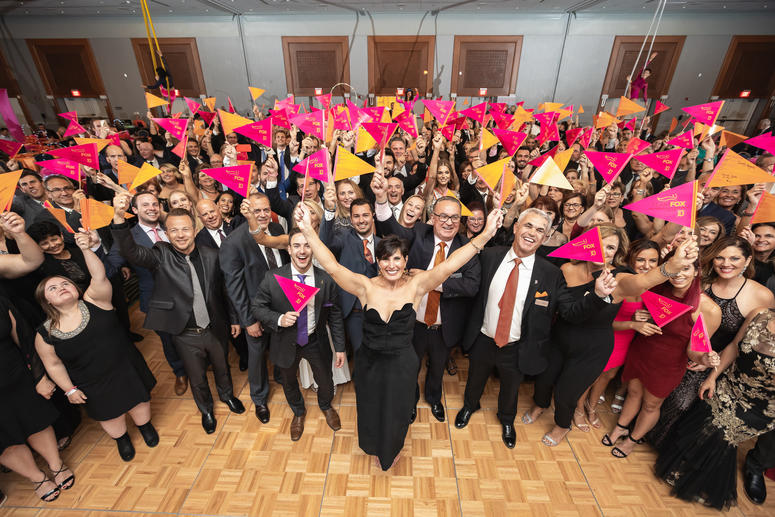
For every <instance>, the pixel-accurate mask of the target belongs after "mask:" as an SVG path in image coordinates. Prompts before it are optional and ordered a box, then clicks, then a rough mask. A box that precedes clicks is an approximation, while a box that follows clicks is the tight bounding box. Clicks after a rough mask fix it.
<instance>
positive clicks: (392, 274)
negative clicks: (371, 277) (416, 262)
mask: <svg viewBox="0 0 775 517" xmlns="http://www.w3.org/2000/svg"><path fill="white" fill-rule="evenodd" d="M377 265H378V266H379V272H380V275H381V276H382V277H383V278H384V279H385V280H387V281H388V282H396V281H398V280H400V279H401V277H402V276H403V275H404V270H405V269H406V257H405V256H403V255H402V254H401V250H396V251H395V252H394V253H393V254H392V255H390V256H388V257H387V258H382V259H379V260H378V261H377Z"/></svg>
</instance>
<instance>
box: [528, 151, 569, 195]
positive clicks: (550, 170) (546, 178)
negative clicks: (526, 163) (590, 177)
mask: <svg viewBox="0 0 775 517" xmlns="http://www.w3.org/2000/svg"><path fill="white" fill-rule="evenodd" d="M530 183H535V184H536V185H546V186H548V187H557V188H561V189H565V190H573V185H571V184H570V183H569V182H568V178H566V177H565V175H564V174H563V173H562V171H561V170H560V168H559V167H558V166H557V163H556V162H555V161H554V159H553V158H547V159H546V161H545V162H544V163H543V164H542V165H541V166H540V167H539V168H538V170H537V171H535V172H534V173H533V176H531V178H530Z"/></svg>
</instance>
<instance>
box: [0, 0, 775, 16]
mask: <svg viewBox="0 0 775 517" xmlns="http://www.w3.org/2000/svg"><path fill="white" fill-rule="evenodd" d="M768 2H769V3H770V4H772V5H771V6H770V5H768ZM458 4H462V5H458ZM656 5H657V0H469V1H468V2H465V1H464V0H447V1H445V0H393V1H391V2H385V1H384V0H149V7H150V10H151V14H152V15H153V16H165V15H166V16H216V15H229V14H246V15H251V14H256V15H261V14H283V13H288V14H292V13H302V12H304V13H310V12H318V13H334V12H342V11H344V10H367V11H369V12H370V13H386V12H424V11H436V10H449V11H451V12H477V11H478V12H517V11H519V12H530V13H547V12H549V13H552V12H553V13H557V12H565V11H576V12H582V11H583V12H599V13H607V12H610V13H634V12H641V11H644V10H645V11H648V12H652V11H653V10H654V9H656ZM770 9H773V10H775V0H668V3H667V6H666V9H665V11H666V12H668V13H682V12H683V13H686V12H703V13H706V12H711V11H713V12H740V11H745V12H756V11H761V12H763V13H769V12H770ZM0 14H9V15H22V16H25V15H27V16H33V15H53V16H61V15H65V16H67V15H71V16H84V15H92V16H94V15H111V16H117V15H119V16H122V15H123V16H141V10H140V1H139V0H3V1H2V2H0ZM364 14H365V13H364Z"/></svg>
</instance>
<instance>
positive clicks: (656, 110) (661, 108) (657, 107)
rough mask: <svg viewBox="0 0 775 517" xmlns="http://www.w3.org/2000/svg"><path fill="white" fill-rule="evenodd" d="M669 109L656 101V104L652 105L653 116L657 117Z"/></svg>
mask: <svg viewBox="0 0 775 517" xmlns="http://www.w3.org/2000/svg"><path fill="white" fill-rule="evenodd" d="M669 109H670V106H668V105H666V104H662V103H661V102H659V101H656V103H655V104H654V115H659V114H660V113H662V112H663V111H667V110H669Z"/></svg>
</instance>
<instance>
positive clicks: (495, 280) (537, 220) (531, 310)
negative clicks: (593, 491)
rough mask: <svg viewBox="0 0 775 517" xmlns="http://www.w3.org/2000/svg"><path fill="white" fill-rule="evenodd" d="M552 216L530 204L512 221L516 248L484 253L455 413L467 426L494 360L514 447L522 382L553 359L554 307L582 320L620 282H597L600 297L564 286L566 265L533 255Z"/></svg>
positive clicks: (502, 415)
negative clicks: (460, 405)
mask: <svg viewBox="0 0 775 517" xmlns="http://www.w3.org/2000/svg"><path fill="white" fill-rule="evenodd" d="M550 222H551V219H550V218H549V216H548V215H547V214H546V213H545V212H543V211H541V210H538V209H535V208H528V209H527V210H525V211H524V212H522V213H521V214H520V216H519V219H518V221H517V223H516V224H515V225H514V244H513V245H512V246H511V247H508V248H507V247H504V246H502V247H495V248H487V249H485V250H484V251H483V252H482V253H481V256H480V259H481V263H482V275H481V279H482V281H481V287H480V289H479V294H478V295H477V297H476V300H475V301H474V303H473V305H472V306H470V307H469V312H468V315H467V319H468V327H467V329H466V332H465V335H464V337H463V349H464V350H470V351H471V355H470V356H469V367H468V382H466V389H465V395H464V399H463V408H462V409H461V410H460V412H459V413H458V414H457V417H456V418H455V427H457V428H458V429H462V428H464V427H465V426H466V425H468V421H469V419H470V418H471V415H472V414H473V412H474V411H476V410H477V409H479V399H480V398H481V396H482V392H483V391H484V387H485V384H486V383H487V378H488V377H489V376H490V372H492V369H493V368H494V367H495V368H497V369H498V374H499V377H500V391H499V394H498V420H500V422H501V426H502V428H503V433H502V438H503V443H504V444H506V447H508V448H513V447H514V445H515V444H516V440H517V436H516V433H515V431H514V417H515V416H516V411H517V393H518V391H519V385H520V383H521V382H522V379H523V377H524V376H525V375H537V374H539V373H541V372H542V371H543V370H544V369H545V368H546V366H547V359H546V356H545V354H544V350H545V349H546V347H547V346H549V338H550V335H551V328H552V320H553V318H554V314H555V313H556V312H560V313H561V314H562V316H563V318H565V319H567V320H568V321H579V320H580V319H582V318H583V317H584V315H585V314H590V311H595V310H599V309H601V308H602V307H604V306H605V304H606V303H607V300H605V299H604V298H606V297H607V296H608V295H609V294H611V292H612V291H613V289H614V287H615V286H616V284H615V281H614V282H613V283H611V282H606V281H605V280H606V279H605V278H603V276H602V275H601V276H600V278H599V279H598V281H597V283H596V284H595V295H596V296H593V295H590V296H584V297H582V298H581V299H578V300H577V299H576V298H575V297H574V296H573V295H572V293H571V292H570V291H568V289H567V288H566V285H565V279H564V277H563V275H562V272H561V271H560V269H559V268H557V267H556V266H554V265H552V264H551V263H550V262H549V261H547V260H546V259H544V258H543V257H539V256H537V255H536V254H535V252H536V250H537V249H538V247H539V246H540V245H541V244H542V243H543V242H544V239H545V238H546V233H547V231H548V229H549V224H550ZM528 322H529V323H528Z"/></svg>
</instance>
